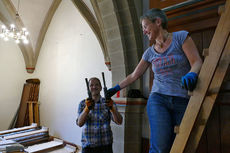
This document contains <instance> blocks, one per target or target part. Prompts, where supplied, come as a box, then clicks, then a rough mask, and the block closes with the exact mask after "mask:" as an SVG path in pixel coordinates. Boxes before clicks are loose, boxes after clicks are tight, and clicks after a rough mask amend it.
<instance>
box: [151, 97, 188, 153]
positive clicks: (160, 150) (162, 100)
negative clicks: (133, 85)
mask: <svg viewBox="0 0 230 153" xmlns="http://www.w3.org/2000/svg"><path fill="white" fill-rule="evenodd" d="M188 101H189V99H187V98H182V97H175V96H168V95H163V94H159V93H153V94H151V95H150V96H149V99H148V103H147V113H148V118H149V124H150V130H151V131H150V132H151V135H150V150H149V153H169V152H170V149H171V147H172V144H173V141H174V139H175V136H176V135H175V133H174V126H175V125H179V124H180V122H181V120H182V118H183V115H184V112H185V109H186V107H187V105H188Z"/></svg>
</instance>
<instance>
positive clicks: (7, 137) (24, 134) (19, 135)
mask: <svg viewBox="0 0 230 153" xmlns="http://www.w3.org/2000/svg"><path fill="white" fill-rule="evenodd" d="M43 132H48V128H46V127H42V129H40V130H35V131H30V132H25V133H19V134H14V135H9V136H5V137H4V139H6V140H9V139H14V138H19V137H24V136H29V135H33V134H37V133H43Z"/></svg>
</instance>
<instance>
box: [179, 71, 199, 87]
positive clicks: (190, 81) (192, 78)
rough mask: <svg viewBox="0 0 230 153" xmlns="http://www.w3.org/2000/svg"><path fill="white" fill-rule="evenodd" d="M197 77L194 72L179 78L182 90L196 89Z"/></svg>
mask: <svg viewBox="0 0 230 153" xmlns="http://www.w3.org/2000/svg"><path fill="white" fill-rule="evenodd" d="M197 79H198V75H197V74H196V73H195V72H189V73H187V74H186V75H185V76H183V77H182V78H181V83H182V88H185V89H186V90H189V91H193V90H194V89H195V87H196V83H197Z"/></svg>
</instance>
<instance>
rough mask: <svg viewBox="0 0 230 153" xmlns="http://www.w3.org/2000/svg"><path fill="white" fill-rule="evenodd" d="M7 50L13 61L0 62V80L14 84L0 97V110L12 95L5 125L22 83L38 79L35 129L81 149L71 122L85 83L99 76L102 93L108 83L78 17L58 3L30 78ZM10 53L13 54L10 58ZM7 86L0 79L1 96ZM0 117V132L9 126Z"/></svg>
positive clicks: (89, 33) (88, 32)
mask: <svg viewBox="0 0 230 153" xmlns="http://www.w3.org/2000/svg"><path fill="white" fill-rule="evenodd" d="M1 43H2V42H1ZM4 43H5V42H4ZM0 45H1V44H0ZM13 45H14V44H13ZM10 50H13V51H12V52H13V53H12V55H7V58H8V59H10V58H12V57H11V56H13V57H14V56H15V57H14V60H12V61H11V62H8V63H6V62H5V63H3V61H0V63H2V64H4V65H5V66H2V64H1V65H0V68H1V69H0V74H1V75H2V74H4V75H6V76H5V78H6V79H8V78H9V79H10V78H11V77H12V80H16V81H14V82H12V81H11V82H12V88H14V90H13V91H12V90H11V89H9V90H8V91H6V92H5V95H4V97H3V96H2V95H1V96H0V109H1V110H2V109H3V107H4V108H5V103H6V102H4V101H5V100H7V101H9V99H11V98H12V95H14V96H13V100H12V101H17V102H14V103H13V104H11V105H12V106H7V107H10V108H8V109H7V110H6V111H8V110H10V112H11V114H10V115H8V114H9V113H8V114H7V115H6V116H9V118H8V120H10V119H11V118H12V116H13V114H14V113H15V111H16V108H17V107H18V105H19V102H20V98H21V93H22V86H23V83H24V82H25V80H26V79H28V78H39V79H40V81H41V84H40V93H39V101H40V120H41V125H43V126H46V127H48V128H49V132H50V135H53V136H56V137H60V138H62V139H64V140H66V141H69V142H72V143H75V144H77V145H81V142H80V140H81V128H79V127H78V126H76V124H75V120H76V116H77V108H78V104H79V102H80V101H81V100H82V99H84V98H86V97H87V90H86V85H85V78H86V77H87V78H90V77H92V76H96V77H98V78H99V79H101V78H102V76H101V72H104V73H105V77H106V82H107V87H111V84H112V83H111V72H110V71H108V69H107V67H106V65H105V64H104V57H103V54H102V51H101V48H100V45H99V42H98V41H97V39H96V36H95V35H94V33H93V31H92V30H91V29H90V27H89V25H88V24H87V22H86V21H85V20H84V18H83V17H82V16H81V14H80V12H79V11H78V10H77V8H76V7H75V6H74V5H73V3H72V2H71V1H70V0H65V1H62V2H61V4H60V6H59V8H58V9H57V11H56V13H55V15H54V17H53V19H52V21H51V23H50V26H49V29H48V31H47V34H46V36H45V39H44V42H43V45H42V48H41V51H40V55H39V57H38V62H37V66H36V69H35V72H34V73H33V74H32V75H29V74H27V73H26V71H25V66H24V65H25V64H24V61H23V57H22V55H21V52H20V51H19V48H18V47H17V46H16V47H12V48H10ZM1 52H2V51H1ZM14 52H18V53H17V54H16V55H15V54H14ZM0 56H2V55H0ZM0 58H2V57H0ZM15 60H16V61H17V60H19V61H20V62H19V64H17V65H15ZM12 67H13V68H12ZM8 68H9V70H8ZM10 75H11V77H10ZM28 75H29V76H28ZM101 80H102V79H101ZM16 83H17V85H16ZM7 86H9V84H8V83H7V82H6V80H2V79H1V84H0V90H1V92H2V90H5V88H6V87H7ZM14 86H15V87H14ZM102 95H103V92H102ZM0 113H1V112H0ZM2 114H3V113H1V114H0V128H1V129H3V128H6V127H8V125H9V122H6V121H5V120H6V119H4V120H3V116H2ZM2 124H4V126H3V125H2Z"/></svg>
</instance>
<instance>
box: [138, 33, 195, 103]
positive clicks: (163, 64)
mask: <svg viewBox="0 0 230 153" xmlns="http://www.w3.org/2000/svg"><path fill="white" fill-rule="evenodd" d="M187 36H188V32H187V31H177V32H173V33H172V42H171V44H170V46H169V48H168V49H167V50H166V51H165V52H164V53H157V52H156V51H155V49H154V47H153V46H151V47H149V48H148V49H147V50H146V51H145V52H144V54H143V56H142V59H143V60H145V61H147V62H150V63H151V64H152V70H153V72H154V80H153V86H152V90H151V93H153V92H157V93H161V94H165V95H170V96H179V97H185V98H189V96H188V94H187V92H188V91H187V90H185V89H183V88H182V87H181V77H182V76H184V75H185V74H186V73H188V72H189V71H190V68H191V67H190V64H189V61H188V59H187V57H186V55H185V53H184V51H183V49H182V45H183V43H184V41H185V39H186V38H187Z"/></svg>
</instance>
